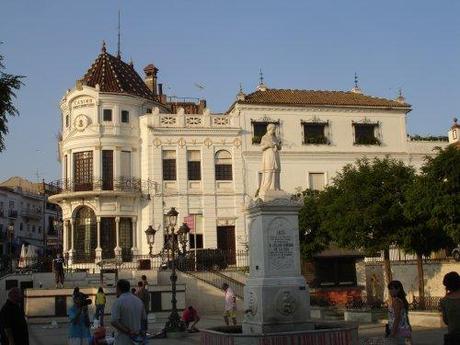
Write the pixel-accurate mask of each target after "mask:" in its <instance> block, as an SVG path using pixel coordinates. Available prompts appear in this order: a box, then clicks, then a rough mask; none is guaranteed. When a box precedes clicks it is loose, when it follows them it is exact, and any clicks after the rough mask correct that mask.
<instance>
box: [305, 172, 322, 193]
mask: <svg viewBox="0 0 460 345" xmlns="http://www.w3.org/2000/svg"><path fill="white" fill-rule="evenodd" d="M308 187H309V188H310V189H311V190H319V191H321V190H323V189H324V173H309V174H308Z"/></svg>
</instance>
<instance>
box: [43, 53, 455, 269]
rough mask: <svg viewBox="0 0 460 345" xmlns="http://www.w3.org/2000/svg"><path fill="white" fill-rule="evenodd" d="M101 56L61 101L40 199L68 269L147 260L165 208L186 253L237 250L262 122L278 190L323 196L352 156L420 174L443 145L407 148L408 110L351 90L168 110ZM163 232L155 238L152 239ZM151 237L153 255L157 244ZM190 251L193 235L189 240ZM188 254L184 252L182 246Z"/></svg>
mask: <svg viewBox="0 0 460 345" xmlns="http://www.w3.org/2000/svg"><path fill="white" fill-rule="evenodd" d="M144 72H145V79H144V81H143V80H142V78H141V77H140V76H139V75H138V74H137V73H136V71H135V70H134V67H133V66H132V64H126V63H125V62H123V61H122V60H121V58H120V57H115V56H112V55H110V54H109V53H107V51H106V49H105V47H103V49H102V52H101V53H100V55H99V56H98V58H97V59H96V61H95V62H94V63H93V65H92V66H91V67H90V69H89V70H88V71H87V73H86V74H85V75H84V77H83V78H82V79H81V80H79V81H77V83H76V86H75V87H74V88H73V89H71V90H68V91H67V92H66V94H65V96H64V97H63V99H62V101H61V110H62V141H61V142H60V157H61V161H62V177H63V179H62V181H61V184H60V186H61V188H62V191H61V193H60V194H57V195H54V196H52V197H50V200H51V201H53V202H56V203H58V204H59V205H60V206H61V207H62V210H63V218H64V251H66V252H68V253H69V257H70V258H71V260H72V262H94V261H98V260H100V259H101V258H112V257H114V256H117V255H120V256H122V257H123V258H124V260H131V255H132V254H146V253H148V251H149V248H148V244H147V243H146V239H145V234H144V231H145V230H146V229H147V228H148V226H149V225H152V226H154V227H155V228H157V226H158V225H161V229H163V227H164V215H165V214H166V212H167V211H168V210H169V209H170V208H171V207H175V208H176V209H177V210H178V212H179V217H180V218H182V217H187V216H189V215H194V216H195V217H194V219H195V227H196V232H197V240H196V242H197V246H198V247H208V248H220V249H223V250H226V251H228V252H229V253H230V256H231V255H232V254H231V253H234V252H235V250H239V249H243V248H244V247H245V245H246V243H247V242H246V231H245V229H246V224H245V217H244V212H243V207H244V204H245V201H246V200H247V198H248V197H252V196H254V194H255V192H256V190H257V186H258V179H259V173H258V170H259V164H260V160H261V151H260V147H259V145H258V141H259V140H260V137H261V136H262V135H263V134H264V131H265V127H266V125H267V123H275V124H276V125H277V129H278V134H279V136H280V137H281V140H282V143H283V148H282V152H281V160H282V172H281V186H282V188H283V189H285V190H286V191H287V192H292V193H293V192H295V191H296V190H298V189H305V188H315V189H322V188H324V186H325V185H326V184H327V183H329V182H330V181H331V179H332V178H333V177H334V175H335V174H336V172H337V171H338V170H340V169H341V168H342V167H343V166H344V165H345V164H347V163H352V162H354V161H355V160H356V159H357V158H360V157H363V156H368V157H376V156H377V157H384V156H387V155H389V156H391V157H393V158H397V159H401V160H403V161H405V162H407V163H409V164H412V165H414V166H416V167H419V166H420V165H421V164H422V163H423V158H424V156H425V155H426V154H430V153H431V151H432V148H433V147H434V146H436V145H445V144H446V143H444V142H423V141H411V139H410V138H409V137H408V135H407V132H406V118H407V114H408V113H409V112H410V110H411V107H410V105H409V104H407V103H406V102H405V100H404V98H403V97H401V96H400V97H398V98H397V99H396V100H389V99H383V98H376V97H371V96H367V95H364V94H363V93H362V92H361V90H360V89H359V88H358V87H357V85H355V88H353V90H352V91H349V92H343V91H308V90H279V89H269V88H267V87H266V86H265V85H263V84H260V85H259V87H258V88H257V90H256V91H255V92H253V93H251V94H248V95H245V94H243V93H242V92H240V93H239V94H238V96H237V100H236V101H235V102H234V103H233V104H232V105H231V106H230V108H229V110H228V111H227V112H226V113H225V114H212V113H210V111H209V109H207V108H206V107H205V105H206V103H205V102H204V101H200V102H199V103H196V102H185V101H181V102H176V100H172V99H168V98H167V97H166V96H165V95H163V93H162V87H161V84H157V72H158V69H157V68H156V67H155V66H153V65H149V66H147V67H146V68H145V69H144ZM161 231H162V230H161ZM161 231H160V233H158V234H157V235H156V243H155V246H154V252H159V251H160V250H161V248H162V246H163V239H162V236H161ZM191 240H192V242H194V237H192V238H191ZM191 245H192V246H193V245H194V243H191Z"/></svg>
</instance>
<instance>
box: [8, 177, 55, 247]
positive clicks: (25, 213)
mask: <svg viewBox="0 0 460 345" xmlns="http://www.w3.org/2000/svg"><path fill="white" fill-rule="evenodd" d="M52 193H53V191H52V189H51V188H50V185H48V184H46V183H33V182H30V181H28V180H26V179H23V178H21V177H18V176H15V177H11V178H10V179H8V180H6V181H3V182H1V183H0V255H2V254H4V255H7V254H9V252H10V250H11V251H12V252H13V254H19V249H20V247H21V246H22V244H32V245H34V246H37V247H39V248H41V249H42V251H43V253H44V252H45V249H48V250H49V251H52V250H55V251H57V250H60V249H62V248H59V243H60V242H61V241H60V239H59V238H58V232H57V230H56V229H55V227H54V221H55V220H57V219H58V218H59V217H60V216H59V215H60V211H59V209H58V206H57V205H55V204H52V203H49V202H48V196H49V195H50V194H52ZM10 228H11V229H12V230H13V231H12V232H10Z"/></svg>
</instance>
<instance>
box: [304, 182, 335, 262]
mask: <svg viewBox="0 0 460 345" xmlns="http://www.w3.org/2000/svg"><path fill="white" fill-rule="evenodd" d="M300 196H301V197H302V198H303V200H304V206H303V207H302V209H301V210H300V212H299V231H300V233H299V238H300V252H301V254H302V256H303V257H304V258H306V259H311V258H312V257H313V255H314V254H316V253H319V252H321V251H322V250H324V249H326V248H327V247H328V245H329V241H330V237H329V234H328V233H327V232H325V231H322V229H321V227H320V225H321V219H320V213H319V209H320V207H321V206H320V193H319V192H318V191H314V190H310V189H307V190H306V191H303V192H302V193H301V195H300Z"/></svg>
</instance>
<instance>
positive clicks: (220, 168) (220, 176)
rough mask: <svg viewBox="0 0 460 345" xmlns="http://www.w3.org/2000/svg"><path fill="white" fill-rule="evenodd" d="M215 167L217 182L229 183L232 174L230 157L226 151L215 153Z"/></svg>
mask: <svg viewBox="0 0 460 345" xmlns="http://www.w3.org/2000/svg"><path fill="white" fill-rule="evenodd" d="M214 161H215V167H216V180H217V181H231V180H232V179H233V173H232V155H231V154H230V152H228V151H226V150H220V151H217V152H216V155H215V157H214Z"/></svg>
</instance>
